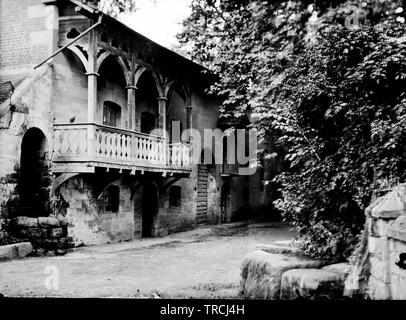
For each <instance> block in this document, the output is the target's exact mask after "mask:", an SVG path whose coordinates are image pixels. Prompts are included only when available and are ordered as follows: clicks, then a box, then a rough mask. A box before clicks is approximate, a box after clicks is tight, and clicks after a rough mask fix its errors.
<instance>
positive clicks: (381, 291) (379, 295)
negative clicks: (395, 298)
mask: <svg viewBox="0 0 406 320" xmlns="http://www.w3.org/2000/svg"><path fill="white" fill-rule="evenodd" d="M367 296H368V297H369V298H370V299H372V300H389V299H391V287H390V285H389V284H386V283H384V282H383V281H381V280H379V279H376V278H375V277H373V276H371V277H369V280H368V290H367Z"/></svg>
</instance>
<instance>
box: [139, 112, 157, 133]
mask: <svg viewBox="0 0 406 320" xmlns="http://www.w3.org/2000/svg"><path fill="white" fill-rule="evenodd" d="M155 128H156V116H155V115H154V114H152V113H151V112H148V111H143V112H141V132H143V133H148V134H149V133H150V132H151V131H152V130H154V129H155Z"/></svg>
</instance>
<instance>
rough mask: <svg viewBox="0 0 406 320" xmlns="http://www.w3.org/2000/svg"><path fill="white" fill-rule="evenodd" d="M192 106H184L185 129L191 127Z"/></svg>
mask: <svg viewBox="0 0 406 320" xmlns="http://www.w3.org/2000/svg"><path fill="white" fill-rule="evenodd" d="M192 110H193V107H192V106H187V107H186V129H192V128H193V123H192V122H193V121H192Z"/></svg>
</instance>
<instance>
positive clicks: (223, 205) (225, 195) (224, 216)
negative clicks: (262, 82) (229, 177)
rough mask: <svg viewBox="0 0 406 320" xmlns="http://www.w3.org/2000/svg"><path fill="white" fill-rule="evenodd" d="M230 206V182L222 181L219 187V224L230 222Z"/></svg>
mask: <svg viewBox="0 0 406 320" xmlns="http://www.w3.org/2000/svg"><path fill="white" fill-rule="evenodd" d="M230 204H231V188H230V182H229V181H224V183H223V185H222V186H221V201H220V210H221V212H220V214H221V222H227V221H229V220H230Z"/></svg>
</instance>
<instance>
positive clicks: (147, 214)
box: [142, 184, 158, 237]
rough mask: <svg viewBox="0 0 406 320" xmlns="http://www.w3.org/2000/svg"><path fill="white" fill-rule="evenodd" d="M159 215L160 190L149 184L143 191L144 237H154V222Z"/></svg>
mask: <svg viewBox="0 0 406 320" xmlns="http://www.w3.org/2000/svg"><path fill="white" fill-rule="evenodd" d="M157 213H158V190H157V188H156V187H155V186H154V185H152V184H147V185H145V186H144V188H143V190H142V236H143V237H152V236H153V235H154V234H153V228H154V221H155V217H156V214H157Z"/></svg>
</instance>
